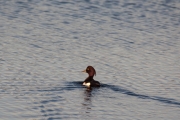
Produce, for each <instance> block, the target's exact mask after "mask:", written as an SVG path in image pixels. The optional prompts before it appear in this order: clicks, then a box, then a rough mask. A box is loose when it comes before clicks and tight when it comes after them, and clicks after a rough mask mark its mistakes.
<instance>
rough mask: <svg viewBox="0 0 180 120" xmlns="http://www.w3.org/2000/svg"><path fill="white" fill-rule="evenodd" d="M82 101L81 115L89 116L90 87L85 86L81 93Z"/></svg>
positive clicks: (90, 104)
mask: <svg viewBox="0 0 180 120" xmlns="http://www.w3.org/2000/svg"><path fill="white" fill-rule="evenodd" d="M83 96H84V101H83V102H82V115H83V117H87V116H90V112H91V107H92V101H91V98H92V89H90V88H86V89H85V90H84V93H83Z"/></svg>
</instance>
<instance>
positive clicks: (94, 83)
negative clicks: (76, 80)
mask: <svg viewBox="0 0 180 120" xmlns="http://www.w3.org/2000/svg"><path fill="white" fill-rule="evenodd" d="M83 72H86V73H88V74H89V76H88V77H87V78H86V79H85V80H84V82H83V85H85V86H87V87H100V83H99V82H98V81H95V80H94V79H93V77H94V75H96V70H95V69H94V68H93V67H92V66H88V67H87V68H86V69H85V70H84V71H83Z"/></svg>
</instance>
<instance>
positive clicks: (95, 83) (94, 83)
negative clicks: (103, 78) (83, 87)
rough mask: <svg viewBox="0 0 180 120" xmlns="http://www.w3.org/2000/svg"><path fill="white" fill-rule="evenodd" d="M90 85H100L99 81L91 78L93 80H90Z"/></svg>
mask: <svg viewBox="0 0 180 120" xmlns="http://www.w3.org/2000/svg"><path fill="white" fill-rule="evenodd" d="M90 86H91V87H100V83H99V82H98V81H95V80H93V81H91V85H90Z"/></svg>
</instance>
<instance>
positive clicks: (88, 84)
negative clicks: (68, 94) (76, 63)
mask: <svg viewBox="0 0 180 120" xmlns="http://www.w3.org/2000/svg"><path fill="white" fill-rule="evenodd" d="M83 85H85V86H87V87H89V86H90V85H91V83H90V82H88V83H85V82H83Z"/></svg>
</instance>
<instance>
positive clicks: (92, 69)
mask: <svg viewBox="0 0 180 120" xmlns="http://www.w3.org/2000/svg"><path fill="white" fill-rule="evenodd" d="M82 72H86V73H88V74H89V76H92V77H93V76H94V75H96V71H95V69H94V68H93V67H92V66H87V68H86V69H85V70H83V71H82Z"/></svg>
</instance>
